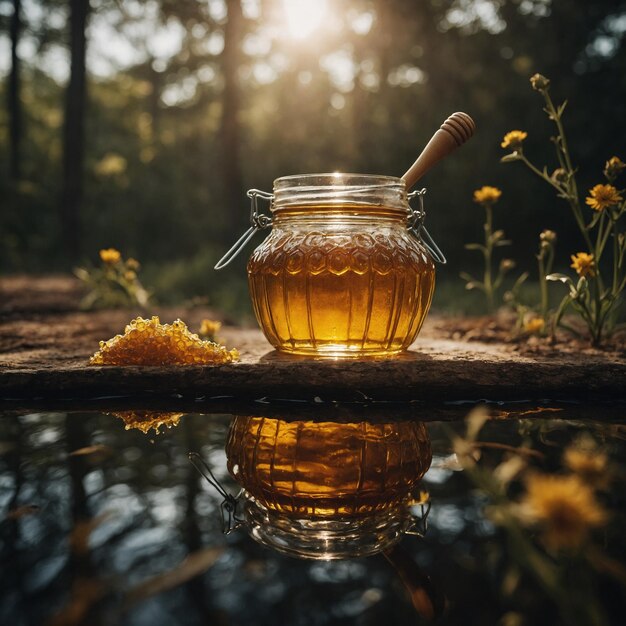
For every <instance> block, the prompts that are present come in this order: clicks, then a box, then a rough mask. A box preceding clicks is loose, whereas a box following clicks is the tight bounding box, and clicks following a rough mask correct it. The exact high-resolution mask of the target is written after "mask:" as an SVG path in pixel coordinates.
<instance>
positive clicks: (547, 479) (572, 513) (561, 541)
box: [521, 474, 607, 550]
mask: <svg viewBox="0 0 626 626" xmlns="http://www.w3.org/2000/svg"><path fill="white" fill-rule="evenodd" d="M521 511H523V513H524V518H525V519H526V520H527V521H529V522H531V523H534V524H537V525H539V527H540V528H541V530H542V540H543V542H544V543H545V545H546V546H547V547H548V548H550V549H552V550H558V549H560V548H577V547H578V546H580V545H581V543H582V542H583V541H584V540H585V538H586V537H587V534H588V533H589V530H590V529H591V528H592V527H594V526H600V525H601V524H602V523H603V522H604V521H605V520H606V517H607V516H606V513H605V512H604V510H603V509H602V508H601V507H600V505H599V504H598V502H597V501H596V499H595V496H594V493H593V491H592V490H591V488H590V487H589V486H588V485H586V484H585V483H584V482H583V481H582V480H581V479H580V478H579V477H578V476H573V475H570V476H550V475H546V474H531V475H530V476H529V478H528V481H527V483H526V495H525V496H524V498H523V500H522V502H521Z"/></svg>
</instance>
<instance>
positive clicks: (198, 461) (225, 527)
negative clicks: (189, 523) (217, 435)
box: [189, 452, 245, 535]
mask: <svg viewBox="0 0 626 626" xmlns="http://www.w3.org/2000/svg"><path fill="white" fill-rule="evenodd" d="M189 461H190V462H191V464H192V465H193V466H194V467H195V468H196V470H198V473H199V474H200V476H202V477H203V478H204V479H205V480H206V481H207V482H208V483H209V485H211V486H212V487H213V488H214V489H215V490H216V491H217V493H219V494H220V496H222V498H224V499H223V500H222V503H221V504H220V512H221V514H222V533H223V534H224V535H228V534H230V533H231V532H232V531H233V530H237V529H238V528H239V527H240V526H242V525H243V524H244V523H245V521H244V520H243V519H242V518H240V517H239V515H238V508H239V502H240V500H241V494H242V492H243V489H242V490H241V491H240V492H239V493H238V494H237V495H236V496H233V495H232V494H231V493H228V491H226V489H224V487H222V485H221V484H220V481H219V480H217V478H215V474H213V472H212V471H211V468H210V467H209V465H208V464H207V463H206V462H205V461H204V459H203V458H202V457H201V456H200V455H199V454H198V453H197V452H190V453H189Z"/></svg>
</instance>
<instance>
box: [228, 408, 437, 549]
mask: <svg viewBox="0 0 626 626" xmlns="http://www.w3.org/2000/svg"><path fill="white" fill-rule="evenodd" d="M226 456H227V463H228V470H229V472H230V474H231V475H232V476H233V478H234V479H235V480H236V481H237V482H238V483H239V484H240V485H241V486H242V487H243V490H244V491H243V498H244V512H245V518H246V525H247V526H248V530H249V532H250V534H251V535H252V537H253V538H255V539H256V540H257V541H259V542H260V543H262V544H264V545H268V546H270V547H273V548H275V549H277V550H279V551H282V552H286V553H289V554H293V555H297V556H300V557H308V558H324V559H330V558H347V557H349V556H364V555H366V554H374V553H376V552H380V551H382V550H384V549H386V548H387V547H389V546H391V545H393V544H394V543H396V542H397V541H399V540H400V539H401V537H402V536H403V534H404V533H405V532H406V531H407V530H409V529H410V528H411V527H412V526H413V525H414V522H415V518H413V516H412V514H411V511H410V504H411V502H412V501H413V493H414V492H415V490H416V488H417V486H418V483H419V481H420V479H421V478H422V477H423V476H424V474H425V473H426V471H427V470H428V468H429V467H430V462H431V459H432V451H431V446H430V439H429V437H428V432H427V430H426V428H425V426H424V424H423V423H421V422H411V421H398V422H385V423H376V422H355V423H345V424H344V423H336V422H314V421H285V420H281V419H274V418H267V417H235V418H234V420H233V422H232V424H231V427H230V432H229V437H228V443H227V446H226Z"/></svg>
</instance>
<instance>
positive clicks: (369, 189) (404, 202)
mask: <svg viewBox="0 0 626 626" xmlns="http://www.w3.org/2000/svg"><path fill="white" fill-rule="evenodd" d="M346 205H349V206H350V207H361V206H362V207H379V208H380V207H384V208H385V209H391V210H397V211H399V212H401V213H408V212H409V204H408V199H407V193H406V185H405V183H404V180H402V179H401V178H396V177H395V176H379V175H377V174H344V173H339V172H335V173H329V174H299V175H295V176H281V177H280V178H277V179H276V180H275V181H274V201H273V203H272V211H280V210H281V209H287V208H294V207H298V208H302V207H316V208H317V207H328V208H339V207H340V206H346Z"/></svg>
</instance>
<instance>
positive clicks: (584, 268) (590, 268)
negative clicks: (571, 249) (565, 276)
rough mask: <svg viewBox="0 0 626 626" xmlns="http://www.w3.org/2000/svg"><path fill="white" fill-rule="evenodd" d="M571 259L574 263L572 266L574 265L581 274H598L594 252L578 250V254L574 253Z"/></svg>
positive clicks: (591, 275)
mask: <svg viewBox="0 0 626 626" xmlns="http://www.w3.org/2000/svg"><path fill="white" fill-rule="evenodd" d="M571 259H572V264H571V265H570V267H573V268H574V269H575V270H576V273H577V274H578V275H579V276H590V277H593V276H595V275H596V272H595V261H594V259H593V254H588V253H587V252H577V253H576V254H572V256H571Z"/></svg>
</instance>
